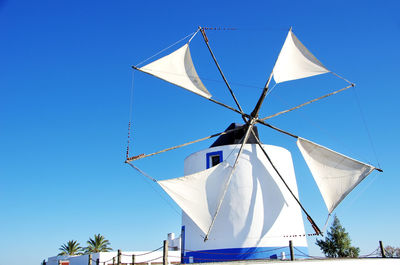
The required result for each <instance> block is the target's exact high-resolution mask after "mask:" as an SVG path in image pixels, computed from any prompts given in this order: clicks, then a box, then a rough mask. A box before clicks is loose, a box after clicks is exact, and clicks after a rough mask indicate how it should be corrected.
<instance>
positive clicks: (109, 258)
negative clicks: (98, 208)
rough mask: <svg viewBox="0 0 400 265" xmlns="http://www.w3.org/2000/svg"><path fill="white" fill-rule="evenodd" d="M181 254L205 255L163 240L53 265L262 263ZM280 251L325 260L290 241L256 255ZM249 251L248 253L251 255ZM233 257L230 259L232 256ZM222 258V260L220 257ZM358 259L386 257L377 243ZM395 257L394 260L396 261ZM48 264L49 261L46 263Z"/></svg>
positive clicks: (209, 254) (282, 256)
mask: <svg viewBox="0 0 400 265" xmlns="http://www.w3.org/2000/svg"><path fill="white" fill-rule="evenodd" d="M285 249H288V250H289V255H288V257H286V255H285V252H283V251H282V250H285ZM185 251H190V252H191V253H199V254H206V255H207V258H204V259H202V258H196V259H194V260H190V259H189V258H188V257H181V252H180V251H168V241H167V240H165V241H164V244H163V246H160V247H159V248H156V249H154V250H152V251H148V252H139V251H136V252H124V253H122V252H121V250H118V251H117V252H116V253H115V252H101V253H93V254H89V255H82V256H75V257H68V258H67V259H68V260H65V259H64V260H62V259H60V260H58V264H57V265H148V264H159V265H161V264H162V265H168V264H180V263H206V262H221V261H225V262H229V261H243V260H254V261H256V260H265V258H263V259H246V258H242V259H241V258H237V256H235V255H237V254H238V253H225V252H224V253H223V252H208V251H193V250H188V249H185ZM277 251H278V252H280V253H281V254H280V255H276V254H275V255H273V256H274V257H273V259H281V260H291V261H294V260H296V259H302V260H304V259H313V260H326V259H328V258H327V257H321V256H310V255H308V254H307V253H304V252H303V251H302V250H301V249H299V248H296V247H294V246H293V244H292V241H291V240H290V241H289V246H288V247H280V248H274V249H269V250H267V251H259V252H274V253H276V252H277ZM254 253H255V252H254V251H253V252H252V253H251V254H254ZM240 254H242V255H244V256H245V255H246V254H248V253H246V252H244V253H240ZM213 255H218V256H219V258H213ZM233 256H234V257H235V258H232V257H233ZM221 257H222V258H221ZM359 258H387V255H386V253H385V249H384V247H383V243H382V241H379V246H378V247H377V248H376V249H375V250H373V251H371V252H370V253H368V254H365V255H360V256H359ZM398 258H399V257H397V259H398ZM49 261H50V260H49ZM42 265H56V264H51V263H50V262H49V263H48V264H46V262H45V261H43V263H42Z"/></svg>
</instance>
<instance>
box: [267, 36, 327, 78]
mask: <svg viewBox="0 0 400 265" xmlns="http://www.w3.org/2000/svg"><path fill="white" fill-rule="evenodd" d="M328 72H329V70H328V69H326V68H325V66H324V65H323V64H322V63H321V62H320V61H318V59H317V58H315V56H314V55H313V54H312V53H311V52H310V51H309V50H308V49H307V48H306V47H305V46H304V45H303V44H302V43H301V42H300V41H299V39H298V38H297V37H296V36H295V35H294V34H293V32H292V31H291V30H290V31H289V33H288V35H287V37H286V40H285V43H284V44H283V47H282V50H281V52H280V53H279V56H278V59H277V61H276V63H275V66H274V69H273V75H274V80H275V82H276V83H282V82H285V81H290V80H295V79H300V78H305V77H310V76H314V75H320V74H324V73H328Z"/></svg>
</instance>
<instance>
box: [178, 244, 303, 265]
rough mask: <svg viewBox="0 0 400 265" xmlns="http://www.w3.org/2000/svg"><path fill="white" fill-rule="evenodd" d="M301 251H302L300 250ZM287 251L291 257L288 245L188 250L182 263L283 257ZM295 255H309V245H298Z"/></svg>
mask: <svg viewBox="0 0 400 265" xmlns="http://www.w3.org/2000/svg"><path fill="white" fill-rule="evenodd" d="M300 251H301V252H300ZM282 252H285V256H286V259H290V249H289V246H288V247H255V248H227V249H208V250H199V251H186V252H184V253H185V255H184V256H183V257H182V263H184V264H187V263H190V257H193V263H202V262H220V261H235V260H258V259H281V253H282ZM294 255H295V257H296V256H297V257H298V258H305V256H304V255H308V248H307V247H296V248H295V249H294Z"/></svg>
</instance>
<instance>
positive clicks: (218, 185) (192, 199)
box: [158, 162, 232, 234]
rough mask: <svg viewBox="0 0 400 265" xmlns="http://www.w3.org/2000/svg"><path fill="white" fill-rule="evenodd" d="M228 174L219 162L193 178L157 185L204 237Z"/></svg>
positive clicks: (192, 175)
mask: <svg viewBox="0 0 400 265" xmlns="http://www.w3.org/2000/svg"><path fill="white" fill-rule="evenodd" d="M231 170H232V167H231V166H230V165H229V164H228V163H227V162H222V163H220V164H218V165H217V166H214V167H211V168H209V169H207V170H204V171H200V172H198V173H195V174H191V175H187V176H184V177H180V178H174V179H167V180H162V181H158V184H160V186H161V187H162V188H163V189H164V191H165V192H166V193H168V195H169V196H170V197H171V198H172V199H173V200H174V201H175V202H176V203H177V204H178V205H179V207H181V209H182V210H183V211H184V212H185V213H186V214H187V215H188V216H189V217H190V218H191V219H192V221H193V222H194V223H196V225H197V226H198V227H199V228H200V229H201V231H203V232H204V234H207V231H208V229H209V227H210V225H211V223H212V219H213V216H214V214H215V211H216V210H217V204H218V201H219V199H220V196H221V194H222V192H223V189H224V186H225V183H226V181H227V179H228V176H229V174H230V172H231Z"/></svg>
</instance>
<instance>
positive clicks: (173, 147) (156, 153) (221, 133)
mask: <svg viewBox="0 0 400 265" xmlns="http://www.w3.org/2000/svg"><path fill="white" fill-rule="evenodd" d="M241 129H242V127H237V128H234V129H231V130H227V131H224V132H220V133H215V134H212V135H210V136H207V137H203V138H200V139H197V140H194V141H190V142H187V143H184V144H180V145H176V146H172V147H168V148H166V149H163V150H160V151H157V152H153V153H150V154H140V155H136V156H131V157H128V158H127V159H126V161H125V162H131V161H135V160H139V159H142V158H146V157H149V156H154V155H158V154H161V153H164V152H167V151H171V150H174V149H178V148H181V147H184V146H188V145H191V144H194V143H198V142H201V141H204V140H207V139H211V138H214V137H217V136H220V135H224V134H228V133H231V132H234V131H237V130H241Z"/></svg>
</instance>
